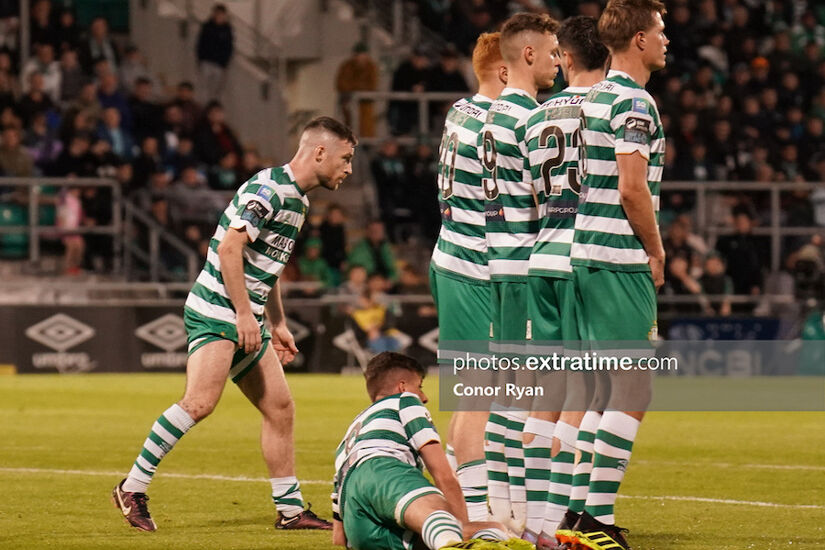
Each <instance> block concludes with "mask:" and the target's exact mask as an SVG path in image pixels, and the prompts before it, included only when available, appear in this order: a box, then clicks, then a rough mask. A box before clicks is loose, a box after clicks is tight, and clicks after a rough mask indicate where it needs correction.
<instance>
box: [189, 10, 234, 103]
mask: <svg viewBox="0 0 825 550" xmlns="http://www.w3.org/2000/svg"><path fill="white" fill-rule="evenodd" d="M233 51H234V37H233V36H232V27H231V25H230V24H229V13H228V12H227V11H226V6H224V5H223V4H215V5H214V6H212V16H211V17H210V18H209V20H208V21H207V22H206V23H204V24H203V25H202V26H201V30H200V34H199V35H198V50H197V54H198V70H199V71H200V79H201V85H202V86H203V92H204V94H205V97H206V99H207V100H215V99H220V97H221V93H222V92H223V87H224V85H225V83H226V67H227V66H228V65H229V61H230V60H231V59H232V53H233Z"/></svg>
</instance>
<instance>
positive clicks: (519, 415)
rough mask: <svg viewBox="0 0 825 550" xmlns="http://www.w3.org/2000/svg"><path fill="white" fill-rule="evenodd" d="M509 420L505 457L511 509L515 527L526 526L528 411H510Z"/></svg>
mask: <svg viewBox="0 0 825 550" xmlns="http://www.w3.org/2000/svg"><path fill="white" fill-rule="evenodd" d="M504 415H505V417H506V418H507V432H506V434H505V436H504V456H505V459H506V460H507V477H508V478H509V481H510V509H511V511H512V513H513V520H514V521H513V522H512V524H513V525H519V524H522V525H523V524H524V522H525V520H526V519H527V490H526V489H525V487H524V441H523V439H522V437H523V433H524V423H525V422H526V421H527V418H528V415H529V413H528V412H527V411H519V410H510V411H507V412H506V413H504Z"/></svg>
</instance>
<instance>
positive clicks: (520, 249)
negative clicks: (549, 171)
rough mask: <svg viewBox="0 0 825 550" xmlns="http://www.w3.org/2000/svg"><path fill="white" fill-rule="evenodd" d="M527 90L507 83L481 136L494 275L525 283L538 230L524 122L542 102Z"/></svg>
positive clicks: (489, 258) (489, 255)
mask: <svg viewBox="0 0 825 550" xmlns="http://www.w3.org/2000/svg"><path fill="white" fill-rule="evenodd" d="M538 106H539V104H538V103H537V102H536V100H535V98H533V96H531V95H530V94H528V93H527V92H526V91H524V90H519V89H517V88H504V90H503V91H502V92H501V95H500V96H499V97H498V99H496V100H495V101H494V102H493V104H492V105H491V106H490V111H489V112H488V113H487V122H486V123H485V124H484V128H483V129H482V132H481V134H480V135H479V142H478V150H479V157H480V158H481V166H482V170H483V172H482V182H481V183H482V186H483V187H484V194H485V198H486V199H487V202H486V204H485V212H484V215H485V218H486V222H487V223H486V236H487V263H488V264H489V266H490V280H492V281H513V282H523V281H525V277H526V276H527V271H528V268H529V262H530V253H531V252H532V250H533V243H534V242H535V240H536V234H537V232H538V220H537V217H536V205H535V200H534V199H533V186H532V183H531V182H530V174H529V171H528V170H527V146H526V144H525V143H524V124H525V123H526V121H527V116H528V115H529V114H530V112H531V111H532V110H533V109H535V108H536V107H538Z"/></svg>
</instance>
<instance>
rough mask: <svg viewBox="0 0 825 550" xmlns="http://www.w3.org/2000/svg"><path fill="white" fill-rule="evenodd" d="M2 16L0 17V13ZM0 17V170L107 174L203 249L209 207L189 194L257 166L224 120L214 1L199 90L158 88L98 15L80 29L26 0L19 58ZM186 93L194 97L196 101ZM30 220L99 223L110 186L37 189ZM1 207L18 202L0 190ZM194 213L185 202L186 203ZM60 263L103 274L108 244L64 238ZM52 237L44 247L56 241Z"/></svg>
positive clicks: (224, 29) (226, 38)
mask: <svg viewBox="0 0 825 550" xmlns="http://www.w3.org/2000/svg"><path fill="white" fill-rule="evenodd" d="M0 15H2V14H0ZM9 19H12V20H13V18H12V17H10V18H5V19H3V18H0V21H2V22H4V23H5V24H3V25H0V31H2V32H4V33H5V34H4V36H3V39H2V43H3V44H4V45H5V47H3V48H0V127H2V133H0V175H1V176H12V177H13V176H18V177H29V176H49V177H63V178H72V177H77V178H83V177H108V178H114V179H116V180H117V182H118V184H119V186H120V191H121V193H122V194H123V195H124V196H126V197H127V198H129V199H131V200H133V201H134V202H136V203H137V204H138V205H139V206H142V207H143V208H144V209H145V210H146V211H147V212H148V213H151V215H152V217H153V218H154V220H155V221H156V222H158V223H160V224H161V225H163V226H164V227H166V228H167V229H169V230H171V231H172V232H173V233H174V234H176V235H178V236H179V237H181V238H182V239H184V240H185V241H188V242H189V243H190V244H191V245H192V246H193V247H195V248H197V249H200V250H201V251H202V252H204V251H205V246H206V244H207V240H206V239H207V238H208V235H209V234H210V233H211V231H212V230H213V228H214V223H215V219H217V218H216V215H215V213H216V211H218V209H220V208H222V205H219V204H218V203H219V202H224V201H217V200H213V201H212V202H213V203H214V204H212V203H210V202H207V203H206V206H207V207H213V208H203V206H204V203H203V202H200V203H198V202H196V198H197V196H198V195H197V191H198V190H201V189H210V190H219V191H234V190H235V189H236V188H237V187H238V186H239V185H240V184H241V183H242V182H243V181H245V180H246V179H247V178H248V177H249V176H250V175H251V174H253V173H255V172H256V171H258V170H259V169H261V168H262V160H261V159H260V158H259V155H258V153H257V152H256V150H255V149H254V148H244V147H243V146H242V145H241V140H240V138H239V137H238V135H237V134H236V132H235V131H234V130H233V129H232V127H231V126H230V125H229V124H228V123H227V121H226V116H225V112H224V109H223V107H222V105H221V103H220V102H219V101H218V100H217V99H214V98H216V97H219V96H220V93H221V90H222V87H223V80H224V71H225V68H226V66H227V64H228V62H229V60H230V58H231V56H232V32H231V27H230V26H229V24H228V20H227V12H226V8H225V7H223V6H221V5H216V6H215V8H214V9H213V13H212V17H211V19H210V20H209V21H207V22H206V23H204V25H203V26H202V29H201V32H200V35H199V40H198V48H197V57H198V61H199V66H200V77H201V80H200V82H202V83H203V87H204V90H202V93H196V92H198V90H196V86H195V85H194V84H193V83H192V82H188V81H181V82H177V83H172V84H171V85H169V86H167V85H165V84H164V83H161V82H158V81H157V80H156V79H155V78H153V75H152V74H150V71H149V70H148V67H147V64H146V60H145V59H144V57H143V55H142V54H141V52H140V51H139V50H138V49H137V48H136V47H134V46H133V45H130V44H128V43H126V41H125V39H123V37H113V36H112V35H111V34H110V32H109V28H108V23H107V20H106V19H105V18H103V17H96V18H94V19H93V20H92V21H91V23H90V25H89V26H88V29H81V28H80V27H79V26H78V25H77V24H76V23H75V19H74V15H73V12H72V11H71V10H70V9H61V10H58V9H57V6H55V5H54V4H53V3H52V2H51V0H37V1H36V2H33V3H32V6H31V26H30V29H31V31H30V36H31V54H32V55H31V57H30V58H29V59H27V60H25V61H24V62H22V63H20V62H19V61H18V57H19V51H20V49H19V48H17V47H16V40H15V38H16V37H17V36H18V25H16V24H9ZM197 98H202V99H201V100H200V101H199V100H198V99H197ZM43 193H44V195H45V197H44V198H43V201H44V204H43V205H42V208H41V220H40V222H41V224H46V225H48V224H50V223H55V224H56V225H57V226H59V227H60V228H61V229H64V230H71V229H76V228H77V227H79V226H81V225H82V226H94V225H107V224H108V223H109V222H110V221H111V218H112V211H111V204H112V202H111V190H110V188H105V187H90V188H83V189H81V190H68V189H67V188H62V190H57V189H45V190H44V191H43ZM0 195H2V196H3V198H4V202H6V203H7V204H14V203H15V202H17V203H19V205H20V207H21V208H22V207H23V206H22V205H23V204H24V202H25V201H26V200H27V197H26V196H25V195H24V194H22V193H21V189H20V188H15V187H11V186H6V187H4V186H2V185H1V184H0ZM193 203H194V204H198V206H199V208H192V204H193ZM61 240H62V242H63V245H64V246H65V249H66V258H65V260H66V265H65V269H66V271H67V272H68V273H77V272H79V271H80V270H81V269H95V270H105V269H106V268H107V264H108V263H110V262H111V256H112V248H111V239H110V238H109V237H107V236H101V235H65V236H64V237H63V238H62V239H61ZM56 243H57V242H55V243H53V244H56ZM47 246H48V243H47Z"/></svg>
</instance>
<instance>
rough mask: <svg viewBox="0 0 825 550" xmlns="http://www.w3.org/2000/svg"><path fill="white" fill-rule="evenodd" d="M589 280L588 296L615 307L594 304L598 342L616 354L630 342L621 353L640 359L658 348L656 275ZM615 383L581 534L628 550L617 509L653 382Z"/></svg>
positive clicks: (644, 378)
mask: <svg viewBox="0 0 825 550" xmlns="http://www.w3.org/2000/svg"><path fill="white" fill-rule="evenodd" d="M586 278H587V279H589V281H588V283H587V285H586V286H583V287H582V291H583V292H587V287H589V288H590V289H591V291H595V289H596V288H598V289H601V292H602V293H604V292H609V293H610V296H612V303H611V305H610V307H609V308H604V303H605V301H602V302H596V301H595V300H594V301H592V302H591V306H592V307H591V310H592V311H593V312H594V314H595V315H594V316H593V317H591V318H590V319H591V326H592V330H593V336H594V340H595V341H599V342H614V344H609V346H610V347H613V348H614V349H615V348H616V344H615V342H623V343H625V344H624V345H623V346H622V347H621V349H618V350H616V351H615V353H616V354H621V355H630V356H634V357H635V356H638V354H639V353H645V354H649V353H650V351H651V349H652V346H651V345H650V343H649V342H648V338H649V337H650V334H651V331H652V330H653V329H654V328H655V325H656V293H655V289H654V287H653V281H652V279H651V278H650V275H649V274H648V273H644V272H642V273H623V272H611V271H604V270H594V271H592V272H590V273H588V274H587V275H586ZM597 295H598V291H597ZM594 298H595V296H594ZM616 311H619V312H622V319H621V322H620V323H618V322H615V321H616V317H615V312H616ZM611 312H613V314H612V315H611ZM611 321H612V322H611ZM609 380H610V398H609V401H608V403H607V409H608V410H607V411H606V412H605V413H604V414H603V415H602V418H601V421H600V422H599V428H598V431H597V432H596V437H595V440H594V443H593V471H592V472H591V474H590V486H589V489H588V494H587V500H586V502H585V512H584V513H583V514H582V516H581V518H580V520H579V524H578V527H577V531H579V535H578V536H579V540H582V538H585V539H587V538H588V533H599V532H605V533H607V534H608V535H609V536H610V537H611V538H612V539H613V540H614V541H615V542H616V543H619V544H620V545H622V546H624V547H627V542H626V541H625V540H624V538H623V536H622V534H621V532H620V531H619V529H618V528H617V527H616V526H615V517H614V505H615V502H616V496H617V494H618V492H619V487H620V485H621V482H622V480H623V479H624V474H625V470H626V469H627V465H628V462H629V461H630V456H631V452H632V449H633V442H634V440H635V439H636V434H637V433H638V430H639V425H640V423H641V419H642V418H643V416H644V411H645V410H646V408H647V406H648V404H649V402H650V396H651V388H652V379H651V377H650V374H649V373H648V372H646V371H627V372H620V373H613V374H611V376H610V377H609ZM611 409H612V410H611Z"/></svg>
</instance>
